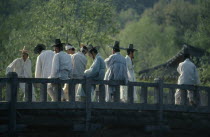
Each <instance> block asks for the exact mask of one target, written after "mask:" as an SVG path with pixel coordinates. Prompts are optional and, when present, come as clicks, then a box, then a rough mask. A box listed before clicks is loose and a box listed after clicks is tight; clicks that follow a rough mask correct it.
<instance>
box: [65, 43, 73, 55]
mask: <svg viewBox="0 0 210 137" xmlns="http://www.w3.org/2000/svg"><path fill="white" fill-rule="evenodd" d="M65 49H66V52H67V53H68V54H71V55H72V54H74V53H75V48H74V46H72V45H71V44H67V45H66V46H65Z"/></svg>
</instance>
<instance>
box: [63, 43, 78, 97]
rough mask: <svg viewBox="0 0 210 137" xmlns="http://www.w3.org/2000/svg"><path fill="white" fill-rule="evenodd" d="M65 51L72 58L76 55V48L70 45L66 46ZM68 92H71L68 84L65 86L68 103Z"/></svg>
mask: <svg viewBox="0 0 210 137" xmlns="http://www.w3.org/2000/svg"><path fill="white" fill-rule="evenodd" d="M65 50H66V53H67V54H69V55H70V56H71V58H72V56H73V55H74V54H75V48H74V46H72V45H71V44H69V43H68V44H67V45H66V46H65ZM72 67H73V66H72ZM68 90H69V85H68V84H64V87H63V91H64V99H65V100H66V101H69V98H68Z"/></svg>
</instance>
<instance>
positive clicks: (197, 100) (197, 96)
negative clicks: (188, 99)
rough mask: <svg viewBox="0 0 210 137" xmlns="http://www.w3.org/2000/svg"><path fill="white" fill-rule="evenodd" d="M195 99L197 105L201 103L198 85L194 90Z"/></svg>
mask: <svg viewBox="0 0 210 137" xmlns="http://www.w3.org/2000/svg"><path fill="white" fill-rule="evenodd" d="M193 100H194V101H195V103H196V105H197V106H200V105H201V102H200V91H199V88H198V87H197V86H195V90H193Z"/></svg>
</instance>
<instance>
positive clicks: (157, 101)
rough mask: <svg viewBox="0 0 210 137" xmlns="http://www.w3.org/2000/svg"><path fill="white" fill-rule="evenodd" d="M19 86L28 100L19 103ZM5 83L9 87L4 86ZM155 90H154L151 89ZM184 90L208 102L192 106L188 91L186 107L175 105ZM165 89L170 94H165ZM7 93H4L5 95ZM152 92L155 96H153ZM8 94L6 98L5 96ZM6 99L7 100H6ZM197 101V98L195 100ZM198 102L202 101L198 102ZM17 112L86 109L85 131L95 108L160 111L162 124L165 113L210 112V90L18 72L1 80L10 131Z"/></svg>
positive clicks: (2, 105) (0, 100)
mask: <svg viewBox="0 0 210 137" xmlns="http://www.w3.org/2000/svg"><path fill="white" fill-rule="evenodd" d="M19 83H25V99H24V101H17V94H18V89H19V88H18V86H19ZM49 83H52V84H54V85H55V87H56V90H55V94H56V99H55V101H54V102H51V101H49V100H48V99H47V88H48V84H49ZM5 84H6V88H4V86H3V85H5ZM36 84H40V90H39V94H40V96H39V98H38V100H37V101H36V102H33V101H32V91H33V87H34V85H36ZM64 84H68V85H69V88H68V97H69V100H68V101H62V87H63V85H64ZM78 84H82V87H83V90H84V92H85V94H86V99H85V101H78V100H76V89H77V85H78ZM96 85H97V86H98V87H99V90H98V92H97V93H98V100H97V101H92V100H91V91H92V87H95V86H96ZM107 86H112V87H114V88H115V92H113V100H112V101H111V102H106V101H105V96H106V87H107ZM121 86H127V91H128V96H127V102H122V101H121V100H120V88H121ZM137 87H138V89H139V90H138V91H139V92H140V96H138V99H139V102H134V88H137ZM152 89H153V90H152ZM176 89H182V90H183V91H186V90H190V91H193V94H195V97H196V96H200V95H201V93H205V95H206V98H207V100H206V102H205V103H204V105H203V104H202V105H201V104H200V103H198V105H197V106H191V105H189V103H188V99H187V92H181V96H182V98H183V104H181V105H175V95H174V94H175V90H176ZM166 90H167V91H168V92H166ZM3 91H5V92H3ZM151 91H152V92H153V94H152V95H151ZM3 93H5V95H3ZM165 94H167V100H168V101H167V103H164V95H165ZM3 96H5V97H4V99H3ZM151 96H152V97H153V100H154V101H153V103H151V102H149V101H148V99H149V97H151ZM195 99H198V98H195ZM197 102H200V100H198V101H197ZM17 109H46V110H48V109H83V110H85V111H86V126H85V127H86V131H88V130H89V127H90V126H89V124H90V119H91V111H92V109H95V110H100V109H107V110H111V109H113V110H134V111H136V110H137V111H156V112H158V113H157V114H158V117H159V118H158V120H159V125H161V123H162V121H163V112H164V111H174V112H178V111H179V112H193V113H210V87H204V86H189V85H177V84H166V83H163V81H162V80H160V79H156V80H155V81H154V82H153V83H146V82H128V83H127V84H125V83H124V82H123V81H93V80H91V79H83V80H74V79H71V80H59V79H35V78H18V77H17V74H16V73H9V74H8V77H7V78H0V110H9V126H8V127H9V131H11V133H12V132H14V131H15V129H16V110H17Z"/></svg>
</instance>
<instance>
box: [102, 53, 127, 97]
mask: <svg viewBox="0 0 210 137" xmlns="http://www.w3.org/2000/svg"><path fill="white" fill-rule="evenodd" d="M105 64H106V68H107V71H106V73H105V77H104V80H124V81H125V83H127V81H128V74H127V66H126V60H125V58H124V57H123V56H122V55H121V54H120V52H117V53H115V54H113V55H110V56H109V57H108V58H107V59H105ZM114 89H115V88H113V87H112V86H106V101H111V94H113V91H114Z"/></svg>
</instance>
